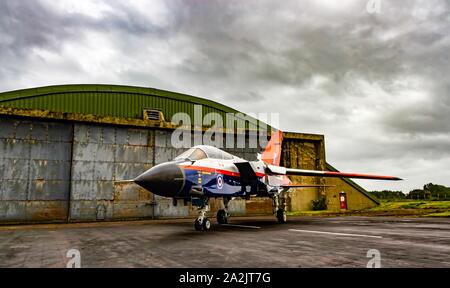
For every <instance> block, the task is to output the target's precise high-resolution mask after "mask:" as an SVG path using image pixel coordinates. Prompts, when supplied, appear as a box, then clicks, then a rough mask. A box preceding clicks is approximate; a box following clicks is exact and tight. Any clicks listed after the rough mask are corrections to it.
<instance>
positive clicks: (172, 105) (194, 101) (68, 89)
mask: <svg viewBox="0 0 450 288" xmlns="http://www.w3.org/2000/svg"><path fill="white" fill-rule="evenodd" d="M194 105H202V106H203V115H206V114H207V113H211V112H215V113H218V114H219V115H221V116H222V118H223V119H224V120H225V117H226V113H237V112H238V111H236V110H234V109H232V108H230V107H227V106H225V105H222V104H219V103H216V102H213V101H210V100H207V99H203V98H198V97H194V96H190V95H184V94H179V93H174V92H169V91H163V90H157V89H153V88H142V87H131V86H114V85H61V86H49V87H41V88H33V89H24V90H18V91H11V92H5V93H0V106H5V107H14V108H21V109H39V110H49V111H52V112H68V113H80V114H92V115H96V116H102V117H108V116H113V117H118V118H136V119H141V118H142V112H143V110H144V109H145V108H150V109H151V108H155V109H159V110H161V111H163V113H164V117H165V119H166V121H169V120H170V119H171V118H172V116H173V115H174V114H176V113H179V112H184V113H187V114H189V115H191V117H192V116H193V113H194ZM255 121H256V119H255Z"/></svg>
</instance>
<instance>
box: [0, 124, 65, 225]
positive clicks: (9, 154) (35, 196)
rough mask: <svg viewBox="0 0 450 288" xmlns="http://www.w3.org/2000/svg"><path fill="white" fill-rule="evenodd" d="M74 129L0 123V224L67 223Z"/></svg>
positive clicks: (61, 126) (63, 125)
mask: <svg viewBox="0 0 450 288" xmlns="http://www.w3.org/2000/svg"><path fill="white" fill-rule="evenodd" d="M72 127H73V125H72V124H69V123H58V122H43V121H29V120H19V119H9V118H0V151H1V152H0V219H1V221H2V222H16V221H20V222H33V221H66V220H67V217H68V215H67V214H68V204H69V189H70V169H71V155H72V135H73V132H72V130H73V128H72Z"/></svg>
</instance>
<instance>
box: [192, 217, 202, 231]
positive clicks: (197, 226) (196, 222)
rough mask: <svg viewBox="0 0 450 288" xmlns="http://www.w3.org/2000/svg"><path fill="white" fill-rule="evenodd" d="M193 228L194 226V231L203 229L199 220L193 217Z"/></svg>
mask: <svg viewBox="0 0 450 288" xmlns="http://www.w3.org/2000/svg"><path fill="white" fill-rule="evenodd" d="M203 222H204V221H203ZM194 228H195V230H196V231H202V230H203V225H202V224H200V221H199V220H198V219H195V222H194Z"/></svg>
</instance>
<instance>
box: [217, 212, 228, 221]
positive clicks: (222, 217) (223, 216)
mask: <svg viewBox="0 0 450 288" xmlns="http://www.w3.org/2000/svg"><path fill="white" fill-rule="evenodd" d="M217 223H218V224H227V223H228V217H227V212H225V210H223V209H221V210H219V211H217Z"/></svg>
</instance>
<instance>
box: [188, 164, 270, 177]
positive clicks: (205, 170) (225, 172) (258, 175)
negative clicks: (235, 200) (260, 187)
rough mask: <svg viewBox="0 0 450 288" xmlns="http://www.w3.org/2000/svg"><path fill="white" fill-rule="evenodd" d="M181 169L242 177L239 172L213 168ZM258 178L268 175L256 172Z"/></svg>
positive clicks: (195, 167) (189, 167)
mask: <svg viewBox="0 0 450 288" xmlns="http://www.w3.org/2000/svg"><path fill="white" fill-rule="evenodd" d="M180 167H182V168H184V169H188V170H196V171H203V172H210V173H218V174H223V175H227V176H233V177H240V176H241V174H240V173H239V172H234V171H229V170H222V169H216V168H211V167H202V166H193V165H180ZM255 174H256V177H264V176H266V174H264V173H258V172H255Z"/></svg>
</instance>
